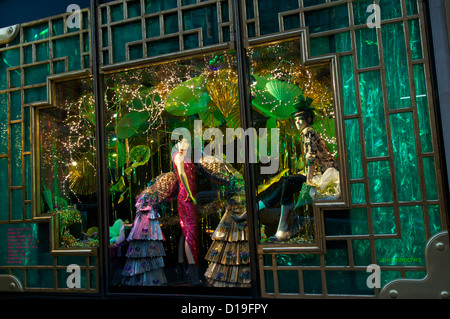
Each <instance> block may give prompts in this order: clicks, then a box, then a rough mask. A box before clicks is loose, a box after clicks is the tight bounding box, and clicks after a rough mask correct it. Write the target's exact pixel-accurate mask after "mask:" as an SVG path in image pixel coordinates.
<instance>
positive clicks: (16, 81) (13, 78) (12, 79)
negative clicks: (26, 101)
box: [9, 69, 22, 88]
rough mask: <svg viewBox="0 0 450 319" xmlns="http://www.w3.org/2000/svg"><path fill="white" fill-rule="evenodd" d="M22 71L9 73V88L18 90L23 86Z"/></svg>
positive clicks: (17, 70)
mask: <svg viewBox="0 0 450 319" xmlns="http://www.w3.org/2000/svg"><path fill="white" fill-rule="evenodd" d="M20 72H21V71H20V69H16V70H12V71H10V72H9V87H11V88H18V87H21V86H22V74H21V73H20Z"/></svg>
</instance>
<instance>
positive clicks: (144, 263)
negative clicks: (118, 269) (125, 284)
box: [122, 257, 164, 276]
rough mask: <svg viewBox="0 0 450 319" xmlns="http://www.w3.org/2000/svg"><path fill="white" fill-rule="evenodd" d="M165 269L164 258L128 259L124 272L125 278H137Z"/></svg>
mask: <svg viewBox="0 0 450 319" xmlns="http://www.w3.org/2000/svg"><path fill="white" fill-rule="evenodd" d="M163 267H164V260H163V258H162V257H156V258H133V259H128V260H127V262H126V263H125V266H124V268H123V271H122V275H123V276H136V275H139V274H142V273H145V272H148V271H152V270H156V269H158V268H163Z"/></svg>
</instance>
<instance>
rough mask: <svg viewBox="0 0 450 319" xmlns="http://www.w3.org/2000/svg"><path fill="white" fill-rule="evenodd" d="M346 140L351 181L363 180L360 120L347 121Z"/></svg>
mask: <svg viewBox="0 0 450 319" xmlns="http://www.w3.org/2000/svg"><path fill="white" fill-rule="evenodd" d="M345 139H346V141H347V154H348V155H347V157H348V171H349V177H350V179H357V178H363V176H364V175H363V170H362V158H361V139H360V134H359V122H358V119H350V120H345Z"/></svg>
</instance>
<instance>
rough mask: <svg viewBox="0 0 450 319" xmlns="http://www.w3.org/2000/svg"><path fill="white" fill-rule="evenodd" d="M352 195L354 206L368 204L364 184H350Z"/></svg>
mask: <svg viewBox="0 0 450 319" xmlns="http://www.w3.org/2000/svg"><path fill="white" fill-rule="evenodd" d="M350 193H351V196H352V203H353V204H364V203H365V202H366V192H365V189H364V184H363V183H353V184H350Z"/></svg>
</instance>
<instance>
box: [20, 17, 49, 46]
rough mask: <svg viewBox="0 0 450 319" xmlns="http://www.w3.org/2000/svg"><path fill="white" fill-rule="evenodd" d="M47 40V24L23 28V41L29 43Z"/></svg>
mask: <svg viewBox="0 0 450 319" xmlns="http://www.w3.org/2000/svg"><path fill="white" fill-rule="evenodd" d="M46 38H48V22H44V23H41V24H38V25H34V26H31V27H25V28H23V41H24V42H31V41H36V40H42V39H46Z"/></svg>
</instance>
